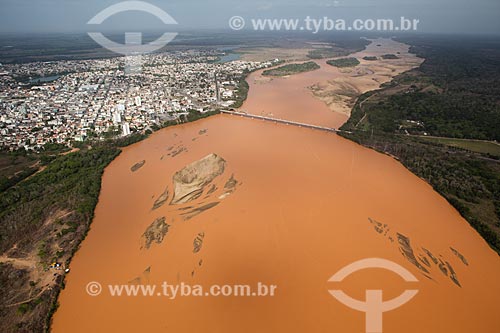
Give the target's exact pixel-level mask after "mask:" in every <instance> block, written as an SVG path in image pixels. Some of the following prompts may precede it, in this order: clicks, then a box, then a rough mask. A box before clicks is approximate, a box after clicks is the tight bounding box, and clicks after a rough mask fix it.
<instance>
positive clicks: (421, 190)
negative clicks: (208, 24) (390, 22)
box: [52, 64, 500, 333]
mask: <svg viewBox="0 0 500 333" xmlns="http://www.w3.org/2000/svg"><path fill="white" fill-rule="evenodd" d="M328 73H331V70H330V69H329V68H326V66H325V65H324V64H323V65H322V69H320V70H318V71H316V73H314V74H312V73H306V74H301V75H297V76H296V78H295V77H294V78H289V79H282V80H281V79H277V80H273V81H272V82H269V83H266V84H265V85H261V84H260V83H258V84H259V85H261V87H262V88H260V89H262V90H261V91H259V88H256V87H255V85H256V84H255V83H252V82H250V86H251V88H250V94H249V98H248V101H247V102H246V103H245V105H244V106H243V109H245V110H248V111H249V112H256V113H261V112H262V110H264V112H265V113H269V112H272V111H271V110H275V111H274V112H275V114H276V116H278V115H279V116H280V117H281V118H285V117H287V116H288V117H289V119H293V120H297V121H303V122H308V123H312V124H319V125H324V126H331V127H338V126H339V125H340V124H342V122H344V121H345V120H346V116H345V115H341V114H338V113H335V112H332V111H331V110H330V109H329V108H328V107H327V106H326V105H325V104H324V103H322V102H321V101H319V100H318V99H316V98H315V97H314V96H312V94H311V93H310V92H308V90H307V89H305V87H306V86H308V85H310V84H311V81H314V80H318V79H321V77H322V76H328ZM258 75H260V73H255V74H252V76H251V77H250V78H249V81H252V80H253V79H255V77H256V76H258ZM287 80H288V81H287ZM291 82H293V84H292V83H291ZM263 87H266V88H265V89H264V88H263ZM264 90H265V91H264ZM172 147H173V148H172ZM172 152H175V153H172ZM211 153H215V154H217V155H218V156H220V157H222V158H224V159H225V161H226V170H225V172H224V174H223V175H221V176H219V177H218V178H217V179H216V180H215V181H216V182H217V184H219V186H220V184H223V182H224V181H226V180H227V179H228V178H229V177H230V176H231V175H233V174H234V178H236V179H237V181H238V182H239V184H238V186H237V187H236V190H235V191H234V193H232V194H231V195H229V196H227V197H226V198H224V199H223V200H222V199H218V198H214V197H213V195H212V196H210V195H209V194H207V197H203V198H202V199H200V200H201V201H202V203H203V202H207V203H208V202H212V201H217V202H220V203H219V204H218V205H217V206H215V207H213V208H211V209H209V210H206V211H204V212H202V213H201V214H199V215H197V216H194V217H193V218H191V219H188V220H185V219H183V218H182V216H181V214H180V210H178V209H177V207H174V206H172V205H169V204H168V203H167V204H165V205H163V206H161V207H160V208H158V209H156V210H152V206H153V204H154V203H155V200H156V199H157V198H158V197H159V196H160V195H161V194H162V193H163V192H164V190H165V188H166V187H167V186H169V188H170V189H172V176H173V174H174V173H175V172H176V171H178V170H181V169H182V168H183V167H185V166H186V165H188V164H190V163H192V162H194V161H197V160H200V159H201V158H203V157H205V156H207V155H209V154H211ZM142 160H145V161H146V163H145V164H144V166H142V167H141V168H140V169H139V170H137V171H135V172H132V171H131V167H132V166H133V165H134V164H136V163H138V162H140V161H142ZM179 207H181V208H186V207H184V206H179ZM162 216H165V217H166V219H167V223H168V224H169V225H170V228H169V230H168V233H167V234H166V235H165V237H164V239H163V241H162V242H161V243H159V244H157V243H153V244H152V245H151V247H150V248H149V249H145V248H141V235H142V234H143V233H144V232H145V230H146V228H147V227H148V226H149V225H150V224H151V223H152V222H153V221H155V220H156V219H157V218H159V217H162ZM200 235H202V236H203V237H202V238H203V241H202V246H201V249H198V250H199V251H194V248H193V247H194V243H196V242H195V239H196V238H197V237H198V238H199V237H200ZM195 245H196V244H195ZM198 245H199V243H198ZM365 258H383V259H387V260H391V261H393V262H395V263H397V264H399V265H401V266H403V267H404V268H406V269H407V270H409V271H410V272H411V273H412V274H413V275H414V276H415V277H416V278H417V279H418V282H405V281H403V279H402V278H401V277H399V276H397V275H395V274H394V273H392V272H390V271H387V270H383V269H365V270H361V271H359V272H357V273H354V274H352V275H351V276H349V277H347V278H346V279H345V280H344V281H343V282H328V280H329V278H330V277H331V276H332V275H333V274H335V273H336V272H337V271H338V270H340V269H341V268H343V267H344V266H346V265H348V264H350V263H352V262H355V261H357V260H360V259H365ZM92 281H96V282H99V283H100V284H101V285H102V286H103V291H102V293H101V294H100V295H98V296H95V297H93V296H90V295H88V293H87V292H86V286H87V285H88V283H89V282H92ZM163 281H166V282H168V283H169V284H176V283H181V282H184V283H186V284H190V285H201V286H203V287H205V288H207V289H208V288H209V287H210V286H211V285H224V284H231V285H233V284H248V285H251V286H256V285H257V283H259V282H261V283H263V284H268V285H276V286H277V289H276V292H275V296H273V297H271V296H267V297H258V296H254V297H252V296H249V297H243V296H239V297H238V296H228V297H223V296H219V297H215V296H207V297H195V296H190V297H180V296H177V298H175V299H169V298H167V297H162V296H157V295H156V293H155V295H154V296H150V297H146V296H137V297H132V296H130V297H126V296H121V297H118V296H115V297H113V296H110V294H109V292H108V290H107V285H108V284H130V285H137V284H151V285H160V284H161V283H162V282H163ZM499 281H500V258H499V256H498V255H497V254H496V253H495V252H494V251H492V250H491V249H490V248H489V247H488V245H487V244H486V242H485V241H484V240H483V239H482V238H481V237H480V236H479V235H478V234H477V233H476V232H475V231H474V230H473V229H472V228H471V227H470V226H469V225H468V223H467V222H466V221H465V220H464V219H463V218H461V217H460V215H459V214H458V213H457V212H456V211H455V209H453V207H451V206H450V205H449V204H448V203H447V202H446V200H445V199H443V198H442V197H441V196H439V195H438V194H437V193H436V192H434V191H433V189H432V188H431V187H430V186H429V185H428V184H426V183H425V182H424V181H422V180H421V179H419V178H418V177H416V176H415V175H413V174H412V173H410V172H409V171H408V170H406V169H405V168H404V167H403V166H402V165H401V164H400V163H399V162H397V161H395V160H394V159H392V158H391V157H388V156H385V155H382V154H379V153H377V152H375V151H372V150H369V149H366V148H363V147H361V146H359V145H357V144H355V143H353V142H351V141H348V140H345V139H343V138H341V137H339V136H337V135H336V134H333V133H328V132H322V131H318V130H312V129H305V128H299V127H295V126H287V125H280V124H274V123H271V122H264V121H259V120H252V119H247V118H241V117H236V116H231V115H218V116H214V117H211V118H208V119H205V120H201V121H197V122H194V123H190V124H185V125H181V126H176V127H171V128H167V129H164V130H161V131H159V132H157V133H155V134H153V135H152V136H151V137H150V138H149V139H147V140H145V141H143V142H140V143H137V144H135V145H133V146H131V147H128V148H125V149H124V151H123V153H122V154H121V155H120V156H119V157H118V158H117V159H116V160H115V161H113V162H112V163H111V164H110V166H109V167H108V168H107V169H106V171H105V173H104V176H103V180H102V190H101V194H100V197H99V203H98V205H97V208H96V212H95V218H94V221H93V223H92V226H91V229H90V231H89V234H88V236H87V238H86V239H85V240H84V241H83V243H82V246H81V249H80V250H79V251H78V252H77V253H76V255H75V256H74V258H73V260H72V263H71V272H70V273H69V275H68V276H67V283H66V288H65V289H64V290H63V291H62V293H61V295H60V299H59V301H60V307H59V309H58V310H57V312H56V313H55V316H54V319H53V325H52V330H53V332H60V333H65V332H342V333H344V332H346V333H349V332H364V331H365V316H364V313H363V312H359V311H355V310H353V309H350V308H348V307H346V306H345V305H343V304H341V303H340V302H338V301H337V300H336V299H335V298H333V297H332V296H331V295H330V294H329V292H328V290H330V289H341V290H343V291H345V292H346V293H347V294H348V295H350V296H351V297H353V298H356V299H359V300H364V297H365V290H367V289H380V290H383V297H384V300H389V299H392V298H394V297H397V296H398V295H400V294H401V293H402V292H403V291H404V290H406V289H418V290H419V292H418V294H417V295H416V296H415V297H414V298H413V299H412V300H411V301H409V302H408V303H406V304H404V305H403V306H401V307H400V308H397V309H395V310H392V311H390V312H386V313H384V315H383V329H384V332H398V333H400V332H415V333H417V332H418V333H422V332H435V333H442V332H464V333H466V332H467V333H470V332H480V333H490V332H491V333H494V332H498V329H499V328H500V317H499V316H498V315H497V312H498V309H497V307H498V305H497V298H498V295H500V282H499Z"/></svg>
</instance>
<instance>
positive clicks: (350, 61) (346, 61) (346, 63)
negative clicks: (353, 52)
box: [326, 58, 359, 68]
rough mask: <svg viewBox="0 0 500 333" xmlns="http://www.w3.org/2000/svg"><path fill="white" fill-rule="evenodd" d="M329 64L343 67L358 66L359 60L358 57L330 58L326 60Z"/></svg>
mask: <svg viewBox="0 0 500 333" xmlns="http://www.w3.org/2000/svg"><path fill="white" fill-rule="evenodd" d="M326 63H327V64H328V65H331V66H335V67H339V68H343V67H356V66H357V65H359V60H358V59H356V58H342V59H335V60H328V61H327V62H326Z"/></svg>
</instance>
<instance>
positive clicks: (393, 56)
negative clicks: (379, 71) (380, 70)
mask: <svg viewBox="0 0 500 333" xmlns="http://www.w3.org/2000/svg"><path fill="white" fill-rule="evenodd" d="M382 59H386V60H390V59H399V57H398V56H397V55H395V54H384V55H383V56H382Z"/></svg>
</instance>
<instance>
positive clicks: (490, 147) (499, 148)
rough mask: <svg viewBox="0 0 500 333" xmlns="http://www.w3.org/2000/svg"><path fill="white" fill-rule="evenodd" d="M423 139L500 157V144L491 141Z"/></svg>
mask: <svg viewBox="0 0 500 333" xmlns="http://www.w3.org/2000/svg"><path fill="white" fill-rule="evenodd" d="M422 139H423V140H426V141H430V142H435V143H438V144H441V145H444V146H449V147H455V148H459V149H463V150H466V151H471V152H476V153H482V154H485V155H489V156H491V157H492V158H500V145H499V144H498V143H495V142H490V141H479V140H466V139H453V138H440V137H422Z"/></svg>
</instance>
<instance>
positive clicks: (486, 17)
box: [0, 0, 500, 34]
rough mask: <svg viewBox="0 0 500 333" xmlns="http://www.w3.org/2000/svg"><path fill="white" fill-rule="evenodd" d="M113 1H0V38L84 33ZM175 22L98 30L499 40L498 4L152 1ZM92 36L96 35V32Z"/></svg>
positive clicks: (141, 21) (111, 23) (145, 17)
mask: <svg viewBox="0 0 500 333" xmlns="http://www.w3.org/2000/svg"><path fill="white" fill-rule="evenodd" d="M117 2H120V1H116V0H0V32H84V31H88V29H89V28H88V26H87V25H86V22H87V21H88V20H89V19H90V18H92V17H93V16H94V15H95V14H97V13H98V12H100V11H101V10H103V9H104V8H106V7H107V6H109V5H111V4H115V3H117ZM149 2H150V3H152V4H155V5H157V6H159V7H160V8H162V9H163V10H165V11H166V12H168V13H169V14H170V15H171V16H172V17H173V18H174V19H176V20H177V22H179V26H177V27H175V26H173V27H167V29H165V26H164V25H162V24H160V21H159V20H158V19H156V18H154V17H153V16H151V15H149V14H145V13H139V12H134V13H122V14H119V15H115V16H114V17H112V18H110V19H108V20H107V21H106V22H105V24H103V26H102V27H100V30H103V31H106V30H120V31H121V30H123V31H146V30H157V29H162V30H170V31H176V30H177V31H178V30H183V29H200V28H227V27H228V23H227V22H228V19H229V18H230V17H232V16H235V15H239V16H242V17H244V18H246V19H251V18H303V17H306V16H307V15H309V16H311V17H314V18H322V17H323V16H328V17H330V18H332V19H337V18H342V19H346V20H351V19H355V18H361V19H364V18H374V19H377V18H399V17H400V16H405V17H408V18H416V19H420V21H421V23H420V29H419V31H421V32H444V33H454V32H455V33H462V32H467V33H474V34H475V33H487V34H500V20H499V18H500V0H338V1H334V0H301V1H299V0H256V1H252V0H151V1H149ZM94 30H95V29H94Z"/></svg>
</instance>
